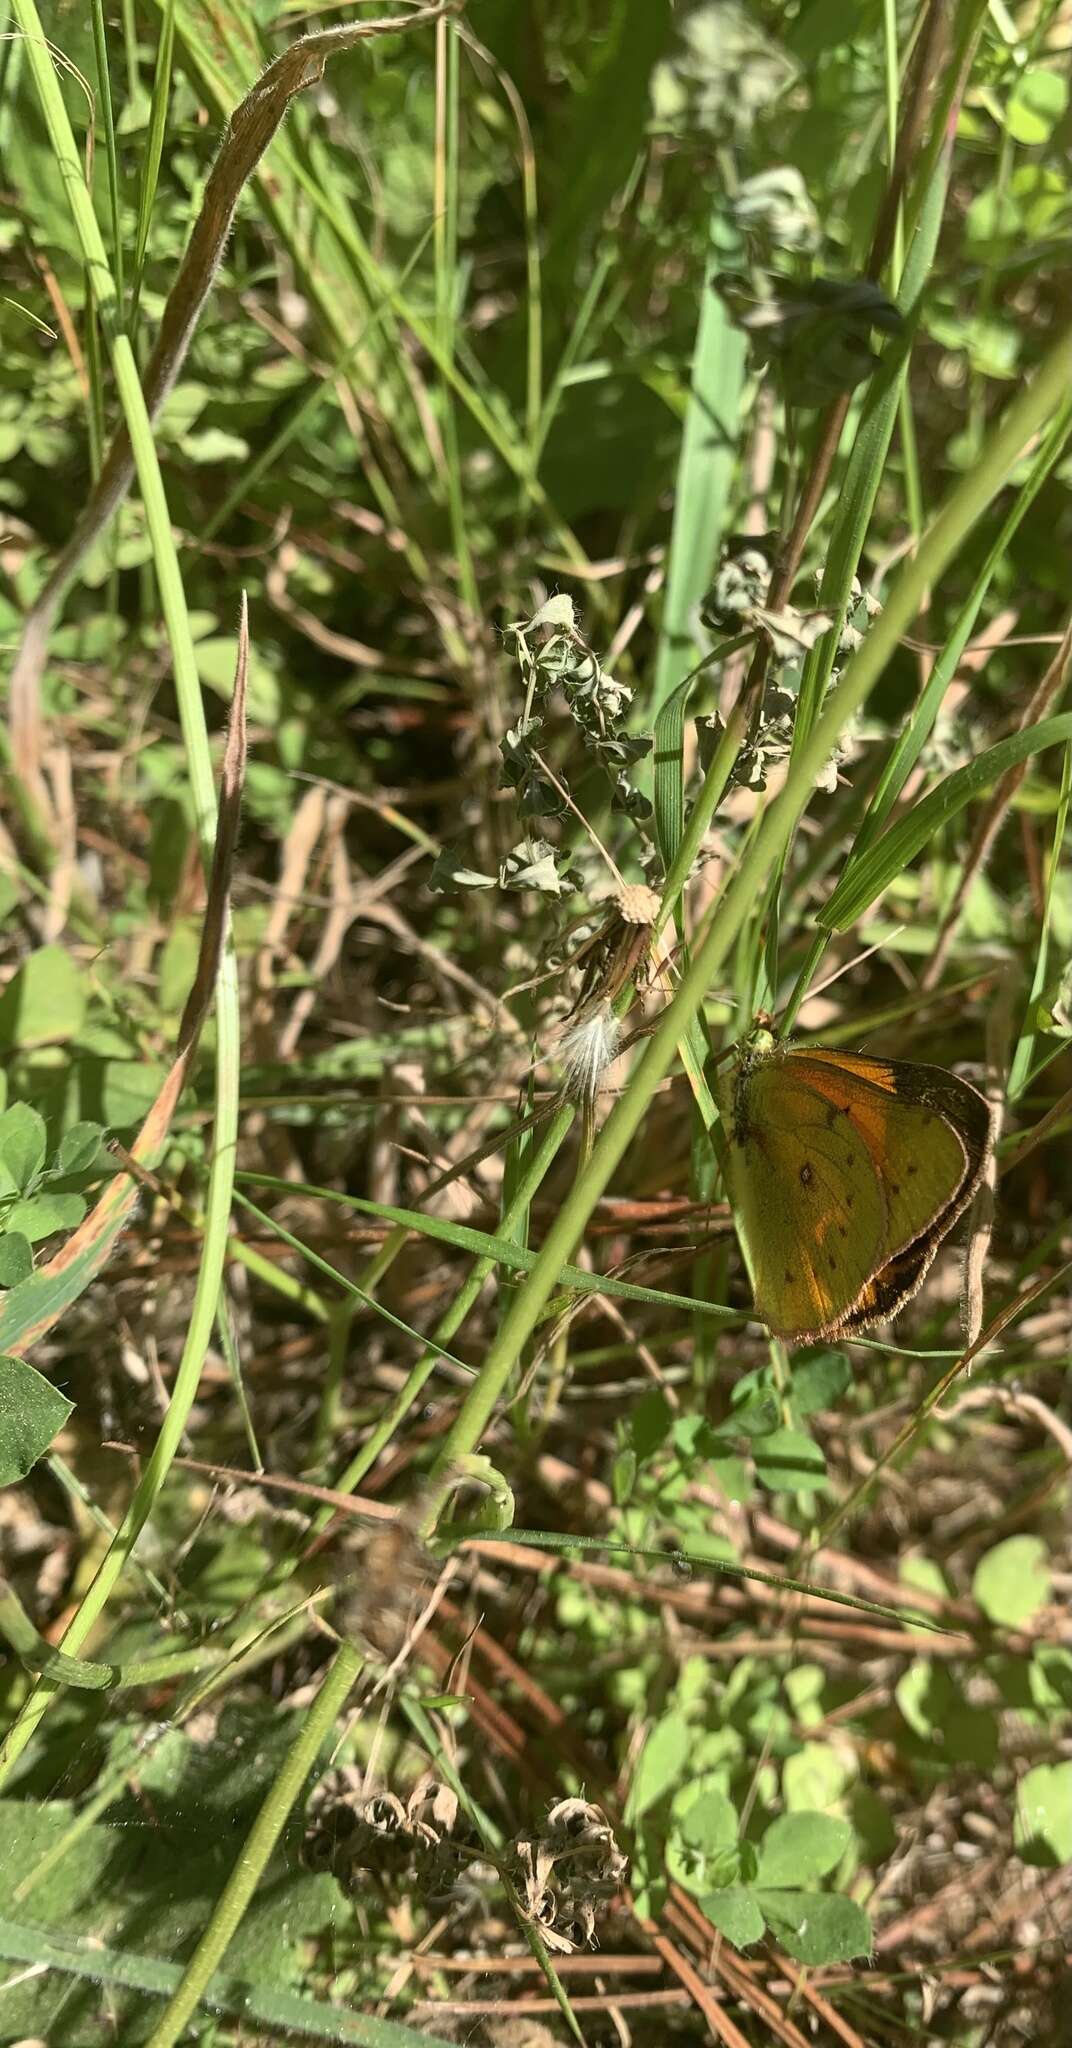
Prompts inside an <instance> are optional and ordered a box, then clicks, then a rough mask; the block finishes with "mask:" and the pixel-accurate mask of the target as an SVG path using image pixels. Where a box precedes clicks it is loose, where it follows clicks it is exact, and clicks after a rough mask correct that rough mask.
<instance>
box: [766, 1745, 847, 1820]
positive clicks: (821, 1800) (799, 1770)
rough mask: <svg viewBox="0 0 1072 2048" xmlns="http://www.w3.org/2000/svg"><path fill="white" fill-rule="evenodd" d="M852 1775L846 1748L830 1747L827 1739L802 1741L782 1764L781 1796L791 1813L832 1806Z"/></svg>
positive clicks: (840, 1795) (844, 1789)
mask: <svg viewBox="0 0 1072 2048" xmlns="http://www.w3.org/2000/svg"><path fill="white" fill-rule="evenodd" d="M853 1775H854V1766H853V1763H852V1761H851V1755H850V1753H849V1752H845V1753H843V1752H842V1751H841V1750H837V1749H833V1748H832V1747H831V1745H830V1743H828V1742H805V1743H804V1745H803V1747H802V1748H800V1749H798V1750H797V1751H796V1753H795V1755H793V1756H787V1757H786V1760H785V1762H784V1764H783V1765H782V1798H783V1799H784V1800H785V1803H786V1806H787V1807H788V1808H789V1809H790V1811H791V1812H793V1813H807V1812H809V1811H815V1810H816V1809H818V1808H820V1807H826V1806H833V1805H834V1804H835V1802H836V1801H837V1800H838V1799H840V1798H841V1797H842V1795H843V1793H844V1792H845V1791H846V1789H847V1787H848V1786H849V1785H850V1784H851V1783H852V1779H853Z"/></svg>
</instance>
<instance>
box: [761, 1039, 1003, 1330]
mask: <svg viewBox="0 0 1072 2048" xmlns="http://www.w3.org/2000/svg"><path fill="white" fill-rule="evenodd" d="M720 1094H721V1099H722V1109H723V1114H724V1118H725V1123H726V1130H727V1137H728V1141H729V1143H728V1165H729V1180H730V1192H731V1194H732V1196H733V1204H734V1212H735V1215H736V1218H737V1221H738V1224H739V1227H740V1229H741V1234H742V1237H743V1239H744V1242H745V1244H746V1246H747V1249H748V1253H749V1257H750V1261H751V1265H752V1271H753V1282H754V1288H755V1297H756V1307H757V1310H758V1312H759V1314H760V1315H761V1316H762V1318H763V1320H764V1322H766V1323H767V1325H768V1327H769V1328H770V1330H771V1331H772V1332H773V1333H774V1334H775V1335H776V1336H780V1337H785V1338H787V1339H789V1340H790V1341H797V1342H802V1341H812V1340H814V1339H817V1338H821V1337H832V1336H848V1335H851V1334H852V1333H853V1332H854V1331H857V1330H861V1329H866V1328H867V1327H868V1325H869V1324H871V1323H874V1322H879V1321H881V1320H882V1319H884V1318H885V1317H887V1316H892V1315H895V1314H896V1313H897V1311H898V1309H899V1308H901V1307H902V1306H903V1304H904V1303H905V1302H906V1301H908V1300H909V1299H910V1298H911V1296H912V1295H913V1294H914V1293H915V1292H916V1289H917V1288H918V1286H919V1284H920V1282H921V1280H922V1279H923V1276H924V1274H925V1273H926V1271H927V1269H928V1267H929V1265H930V1263H931V1261H932V1259H933V1257H934V1254H935V1252H936V1251H937V1248H938V1246H939V1244H940V1243H941V1241H942V1239H943V1237H945V1235H946V1233H947V1232H948V1231H949V1230H950V1229H951V1228H952V1226H953V1224H954V1223H955V1222H956V1219H957V1217H958V1216H959V1215H960V1214H961V1213H962V1211H963V1210H964V1208H965V1207H966V1206H967V1204H968V1202H969V1201H970V1200H971V1198H972V1196H973V1194H974V1193H975V1190H976V1188H977V1187H978V1185H979V1182H980V1180H981V1178H982V1175H983V1172H984V1170H985V1167H986V1162H987V1159H988V1157H989V1154H990V1150H991V1145H992V1131H991V1114H990V1109H989V1106H988V1104H987V1102H986V1100H985V1098H984V1097H983V1096H982V1095H980V1093H979V1091H978V1089H976V1088H973V1087H972V1086H971V1083H970V1082H968V1081H963V1080H961V1079H960V1077H959V1076H958V1075H956V1074H951V1073H949V1072H947V1070H946V1069H945V1068H944V1067H934V1066H926V1065H923V1064H917V1063H916V1062H914V1061H907V1060H884V1059H878V1058H875V1057H873V1056H872V1055H870V1054H867V1053H840V1052H831V1051H827V1050H825V1049H815V1050H808V1049H807V1048H806V1047H799V1048H798V1047H796V1046H785V1045H781V1044H779V1043H777V1042H776V1041H775V1040H773V1039H772V1038H771V1036H770V1034H769V1032H766V1031H762V1030H761V1031H757V1032H754V1033H753V1035H752V1037H751V1039H750V1040H748V1041H747V1043H746V1045H745V1048H744V1049H743V1051H742V1053H741V1055H740V1056H739V1058H738V1062H737V1066H736V1069H735V1071H734V1072H733V1073H732V1074H731V1076H730V1077H729V1078H728V1079H727V1081H726V1082H724V1084H723V1085H722V1088H721V1089H720Z"/></svg>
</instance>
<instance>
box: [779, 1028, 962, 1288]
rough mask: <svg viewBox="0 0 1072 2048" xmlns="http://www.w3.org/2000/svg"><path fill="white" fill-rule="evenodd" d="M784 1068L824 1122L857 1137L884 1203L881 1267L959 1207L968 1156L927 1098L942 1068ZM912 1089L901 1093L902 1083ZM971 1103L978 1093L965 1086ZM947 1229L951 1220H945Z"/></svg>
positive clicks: (805, 1063)
mask: <svg viewBox="0 0 1072 2048" xmlns="http://www.w3.org/2000/svg"><path fill="white" fill-rule="evenodd" d="M786 1060H787V1062H788V1063H790V1064H791V1065H792V1068H793V1071H794V1073H796V1072H799V1073H800V1075H801V1077H802V1079H804V1081H805V1082H806V1085H807V1086H808V1087H810V1088H813V1089H814V1090H815V1091H816V1093H817V1094H819V1095H820V1096H821V1097H822V1098H823V1100H824V1102H825V1103H826V1105H827V1115H828V1116H829V1117H831V1118H837V1119H839V1120H840V1121H842V1122H843V1124H844V1125H845V1126H846V1127H847V1128H848V1129H850V1130H851V1131H854V1132H855V1133H856V1135H857V1136H858V1138H859V1139H860V1141H861V1143H862V1144H864V1145H865V1146H866V1148H867V1151H868V1154H869V1155H870V1158H871V1162H872V1165H873V1167H874V1170H875V1172H876V1173H877V1175H878V1177H879V1180H880V1182H881V1184H882V1191H883V1194H884V1196H885V1199H886V1219H887V1220H886V1237H885V1240H884V1243H883V1246H882V1257H883V1260H886V1259H892V1258H894V1257H895V1256H896V1254H897V1253H898V1252H901V1251H903V1250H904V1249H905V1247H906V1246H907V1245H910V1244H914V1243H915V1241H916V1239H917V1238H919V1237H923V1236H924V1235H925V1234H926V1233H927V1232H928V1231H930V1230H932V1229H933V1228H934V1226H935V1224H937V1223H938V1222H940V1221H941V1219H942V1218H943V1217H944V1216H945V1214H946V1212H947V1211H948V1210H949V1209H951V1207H952V1206H953V1205H954V1204H955V1203H956V1200H957V1196H958V1195H959V1193H960V1190H961V1188H962V1187H963V1185H964V1182H965V1180H966V1178H967V1176H968V1171H969V1160H968V1149H967V1146H966V1144H965V1142H964V1140H963V1138H962V1137H961V1136H960V1134H959V1132H958V1130H957V1129H956V1128H955V1127H954V1125H953V1124H952V1123H951V1122H950V1121H949V1120H948V1118H947V1117H945V1116H943V1115H942V1114H941V1113H940V1112H939V1111H938V1110H937V1109H936V1108H935V1107H934V1106H933V1104H932V1103H931V1102H930V1101H929V1100H928V1099H927V1098H926V1086H925V1077H927V1076H928V1075H930V1074H933V1073H938V1074H939V1075H941V1078H942V1080H943V1081H946V1082H949V1081H955V1079H956V1077H955V1075H952V1074H945V1073H943V1072H942V1069H941V1068H937V1069H935V1068H928V1067H923V1066H919V1067H915V1066H913V1065H912V1064H911V1063H910V1062H907V1061H905V1062H894V1061H891V1060H871V1059H866V1058H863V1057H861V1056H859V1055H855V1056H851V1057H842V1055H840V1054H828V1055H826V1056H824V1055H823V1053H822V1052H814V1053H806V1052H799V1053H797V1052H790V1053H787V1055H786ZM906 1075H909V1076H911V1077H912V1078H913V1080H914V1081H915V1082H916V1087H915V1090H914V1092H913V1093H911V1094H909V1093H907V1092H905V1089H904V1081H905V1076H906ZM963 1086H964V1089H965V1092H966V1093H967V1094H968V1095H970V1096H972V1097H974V1099H975V1100H976V1101H979V1100H980V1099H981V1098H979V1097H978V1096H976V1094H975V1090H974V1089H973V1088H969V1087H968V1085H967V1083H964V1084H963ZM950 1221H952V1218H950Z"/></svg>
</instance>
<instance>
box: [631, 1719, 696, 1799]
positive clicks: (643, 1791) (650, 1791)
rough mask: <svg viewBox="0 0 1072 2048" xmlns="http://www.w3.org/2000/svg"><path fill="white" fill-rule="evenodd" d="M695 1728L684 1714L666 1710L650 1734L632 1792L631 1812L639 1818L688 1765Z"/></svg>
mask: <svg viewBox="0 0 1072 2048" xmlns="http://www.w3.org/2000/svg"><path fill="white" fill-rule="evenodd" d="M692 1741H693V1731H692V1729H691V1728H690V1726H689V1724H688V1722H687V1721H686V1719H685V1716H684V1714H678V1713H669V1714H664V1716H663V1718H662V1720H661V1721H656V1723H655V1726H654V1728H653V1729H652V1730H651V1733H650V1734H649V1736H648V1739H647V1741H646V1742H645V1744H644V1747H643V1749H642V1750H641V1752H640V1757H639V1760H638V1762H637V1767H636V1770H635V1771H634V1773H633V1783H632V1786H631V1788H630V1792H629V1805H628V1816H629V1820H630V1821H631V1822H634V1821H637V1820H639V1819H640V1817H641V1815H642V1814H645V1813H647V1812H648V1810H649V1808H650V1807H652V1806H655V1805H657V1804H658V1801H659V1800H660V1799H662V1798H664V1797H665V1795H666V1794H667V1792H669V1791H671V1789H672V1788H673V1786H675V1785H676V1784H677V1783H678V1780H679V1779H680V1778H681V1777H682V1775H683V1773H684V1771H685V1770H686V1768H687V1766H688V1761H689V1755H690V1751H691V1748H692Z"/></svg>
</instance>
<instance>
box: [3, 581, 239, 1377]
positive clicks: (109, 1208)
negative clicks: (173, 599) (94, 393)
mask: <svg viewBox="0 0 1072 2048" xmlns="http://www.w3.org/2000/svg"><path fill="white" fill-rule="evenodd" d="M248 675H249V625H248V618H247V612H246V601H245V596H244V595H243V599H242V611H241V616H240V620H239V629H238V654H237V659H236V664H235V682H234V694H233V697H232V702H231V722H230V727H229V730H228V734H227V746H226V750H225V753H224V759H223V773H222V778H221V784H220V807H219V818H218V822H217V828H216V848H215V853H214V856H213V862H212V873H211V876H210V878H209V883H208V893H207V897H206V902H205V920H204V925H203V927H202V932H201V945H200V949H199V951H198V957H197V968H196V971H195V974H194V982H193V987H192V988H191V990H190V994H189V996H188V998H187V1001H186V1006H185V1008H184V1010H183V1013H182V1018H181V1020H180V1023H179V1033H178V1043H177V1046H176V1052H175V1058H174V1060H173V1061H172V1064H171V1067H170V1069H169V1071H168V1073H167V1075H166V1077H165V1080H164V1083H163V1086H162V1087H161V1089H160V1091H159V1093H158V1095H157V1097H156V1100H155V1102H154V1103H153V1105H152V1108H151V1109H150V1110H149V1113H148V1115H147V1116H146V1118H145V1121H144V1123H143V1124H142V1127H141V1130H140V1131H139V1133H138V1136H137V1138H136V1139H135V1141H134V1145H133V1147H132V1148H131V1158H132V1160H133V1161H134V1163H135V1166H136V1167H142V1168H144V1167H148V1166H152V1165H153V1164H154V1163H155V1161H156V1160H157V1159H158V1158H159V1156H160V1153H161V1150H162V1148H163V1144H164V1140H165V1138H166V1137H167V1133H168V1130H169V1129H170V1126H171V1119H172V1117H173V1116H174V1114H175V1109H176V1107H177V1104H178V1101H179V1097H180V1096H181V1094H182V1091H183V1088H184V1087H185V1085H186V1081H187V1079H188V1077H189V1073H190V1068H191V1066H192V1064H193V1058H194V1054H195V1052H196V1050H197V1041H198V1037H199V1035H200V1031H201V1027H202V1025H203V1023H204V1021H205V1018H206V1016H207V1015H208V1010H209V1006H210V1004H211V1002H212V997H213V993H214V990H215V987H216V976H217V974H218V972H219V965H220V956H221V954H222V952H223V941H224V934H225V932H226V930H227V919H228V916H229V911H230V888H231V871H232V868H233V866H234V852H235V845H236V843H237V838H238V824H239V817H240V813H241V806H242V784H243V780H244V777H245V766H246V686H247V679H248ZM140 1188H141V1178H140V1176H139V1174H138V1173H137V1171H135V1172H130V1173H118V1174H116V1176H115V1179H114V1180H112V1181H109V1183H108V1186H107V1187H106V1189H105V1191H104V1193H103V1195H102V1196H101V1198H100V1200H99V1201H98V1202H97V1204H96V1206H95V1207H94V1208H93V1209H91V1210H90V1213H89V1215H88V1216H87V1217H86V1218H85V1221H84V1222H83V1223H81V1224H79V1227H78V1229H77V1230H76V1231H74V1232H73V1233H72V1235H71V1236H70V1237H69V1238H68V1239H67V1242H66V1243H65V1244H64V1245H63V1246H62V1247H61V1249H60V1250H59V1251H58V1252H57V1253H56V1255H55V1257H54V1258H52V1259H49V1260H48V1262H47V1264H45V1265H43V1266H40V1267H39V1268H38V1270H37V1271H36V1272H35V1273H31V1275H30V1277H29V1279H28V1280H24V1281H22V1282H21V1284H20V1285H19V1286H17V1287H12V1288H11V1289H10V1290H9V1292H8V1293H7V1294H6V1295H5V1296H4V1299H3V1306H2V1308H0V1349H2V1350H3V1351H5V1352H7V1353H8V1355H9V1356H13V1357H21V1356H22V1354H23V1353H24V1352H25V1351H26V1350H28V1348H29V1346H30V1345H31V1344H33V1343H35V1342H36V1340H37V1339H38V1338H39V1337H41V1336H43V1334H44V1333H45V1331H46V1330H50V1329H51V1328H52V1327H53V1325H54V1324H55V1323H57V1322H58V1321H59V1318H60V1317H61V1315H63V1314H64V1313H65V1311H66V1310H67V1308H68V1307H69V1306H70V1304H71V1302H72V1301H75V1300H77V1298H78V1296H79V1295H80V1294H82V1293H83V1292H84V1290H85V1289H86V1288H87V1287H88V1285H89V1283H90V1281H91V1280H92V1279H94V1277H95V1276H96V1274H97V1273H98V1272H99V1271H100V1269H101V1267H102V1266H103V1265H104V1263H105V1261H106V1260H107V1259H108V1257H109V1256H110V1253H111V1251H112V1247H113V1246H114V1244H115V1240H116V1238H117V1236H118V1235H119V1232H120V1230H121V1229H122V1228H123V1225H124V1224H125V1223H126V1222H127V1221H128V1219H129V1217H130V1215H131V1212H132V1211H133V1208H134V1205H135V1203H136V1201H137V1199H138V1194H139V1192H140Z"/></svg>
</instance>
